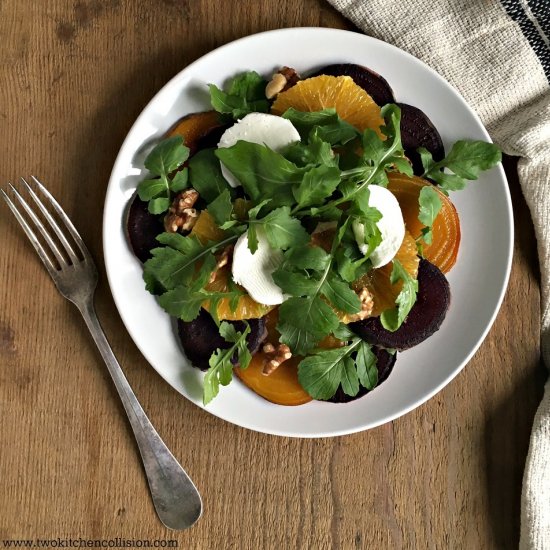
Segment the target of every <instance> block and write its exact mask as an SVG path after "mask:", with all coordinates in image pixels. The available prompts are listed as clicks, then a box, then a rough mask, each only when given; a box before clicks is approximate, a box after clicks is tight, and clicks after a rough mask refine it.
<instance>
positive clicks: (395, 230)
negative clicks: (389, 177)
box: [352, 185, 405, 267]
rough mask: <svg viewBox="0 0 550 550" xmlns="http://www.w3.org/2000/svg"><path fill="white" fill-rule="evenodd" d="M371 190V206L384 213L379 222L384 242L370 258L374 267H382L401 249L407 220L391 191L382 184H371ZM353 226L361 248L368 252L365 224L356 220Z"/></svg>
mask: <svg viewBox="0 0 550 550" xmlns="http://www.w3.org/2000/svg"><path fill="white" fill-rule="evenodd" d="M369 192H370V196H369V206H372V207H374V208H376V209H377V210H378V211H379V212H380V214H382V219H381V220H380V221H379V222H378V223H377V225H378V229H380V233H381V234H382V242H381V243H380V244H379V245H378V246H377V247H376V248H375V249H374V250H373V252H372V254H371V255H370V260H371V262H372V266H373V267H382V266H384V265H386V264H387V263H389V262H390V261H391V260H392V259H393V258H394V257H395V254H396V253H397V251H398V250H399V247H400V246H401V243H402V242H403V238H404V237H405V222H404V221H403V213H402V212H401V208H400V206H399V203H398V202H397V199H396V198H395V196H394V195H393V193H392V192H391V191H388V190H387V189H386V188H385V187H381V186H380V185H369ZM352 227H353V233H354V234H355V240H356V241H357V245H358V246H359V250H361V252H362V253H363V254H366V253H367V250H368V246H367V245H366V244H365V226H364V225H363V224H362V223H361V222H358V221H354V222H353V224H352Z"/></svg>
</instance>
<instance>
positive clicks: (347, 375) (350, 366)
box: [340, 355, 359, 397]
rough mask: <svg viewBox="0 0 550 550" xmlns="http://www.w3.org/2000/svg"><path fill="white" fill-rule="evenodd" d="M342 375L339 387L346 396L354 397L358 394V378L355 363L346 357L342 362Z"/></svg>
mask: <svg viewBox="0 0 550 550" xmlns="http://www.w3.org/2000/svg"><path fill="white" fill-rule="evenodd" d="M342 363H343V365H342V367H343V368H342V375H341V380H340V385H341V386H342V390H343V391H344V393H345V394H346V395H350V396H352V397H355V396H356V395H357V394H358V393H359V377H358V373H357V369H356V368H355V362H354V361H353V359H352V358H351V357H350V356H349V355H348V356H346V357H344V359H343V360H342Z"/></svg>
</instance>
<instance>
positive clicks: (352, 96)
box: [271, 75, 384, 136]
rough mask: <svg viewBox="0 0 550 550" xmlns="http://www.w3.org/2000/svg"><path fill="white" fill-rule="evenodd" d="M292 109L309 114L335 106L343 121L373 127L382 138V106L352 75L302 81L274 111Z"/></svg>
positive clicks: (282, 95)
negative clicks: (356, 82)
mask: <svg viewBox="0 0 550 550" xmlns="http://www.w3.org/2000/svg"><path fill="white" fill-rule="evenodd" d="M290 107H293V108H294V109H296V110H298V111H305V112H311V111H321V110H322V109H325V108H327V107H333V108H334V109H336V112H337V113H338V115H339V116H340V118H342V119H343V120H345V121H346V122H349V123H350V124H352V125H353V126H355V127H356V128H358V129H359V130H361V131H363V130H366V129H367V128H372V129H373V130H375V131H376V132H377V133H378V134H379V135H380V136H382V133H381V132H380V126H382V125H383V124H384V121H383V119H382V117H381V116H380V107H378V105H376V103H375V102H374V100H373V99H372V97H371V96H370V95H369V94H367V92H365V90H363V88H361V87H360V86H358V85H357V84H355V82H354V81H353V79H352V78H350V77H349V76H328V75H321V76H316V77H313V78H308V79H306V80H301V81H300V82H298V83H297V84H296V85H294V86H292V88H289V89H288V90H287V91H286V92H281V93H280V94H279V95H278V96H277V99H276V100H275V102H274V103H273V105H272V107H271V112H272V113H273V114H275V115H282V114H283V113H284V112H285V111H286V110H287V109H289V108H290Z"/></svg>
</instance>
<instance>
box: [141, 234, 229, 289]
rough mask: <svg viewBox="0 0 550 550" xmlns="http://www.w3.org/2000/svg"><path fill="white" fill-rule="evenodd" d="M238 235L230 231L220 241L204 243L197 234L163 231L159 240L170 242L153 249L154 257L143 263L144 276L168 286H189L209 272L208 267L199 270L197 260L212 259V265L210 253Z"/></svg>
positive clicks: (168, 287)
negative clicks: (185, 234)
mask: <svg viewBox="0 0 550 550" xmlns="http://www.w3.org/2000/svg"><path fill="white" fill-rule="evenodd" d="M237 238H238V235H230V236H228V237H226V238H225V239H223V240H222V241H220V242H212V241H210V242H207V243H206V244H203V243H201V242H200V241H199V239H198V238H197V237H196V236H195V235H190V236H188V237H184V236H183V235H180V234H178V233H161V234H160V235H159V236H158V237H157V240H158V241H159V242H160V243H161V244H165V245H166V246H164V247H159V248H154V249H153V250H152V251H151V253H152V255H153V257H152V258H150V259H149V260H147V261H146V262H145V264H144V265H143V270H144V277H148V278H150V279H154V280H156V281H157V282H158V283H160V284H161V285H162V286H163V287H164V288H165V289H166V290H173V289H175V288H176V287H179V286H182V285H183V286H189V285H190V284H191V282H192V281H193V280H194V279H196V278H197V277H204V276H205V274H204V271H203V272H201V270H198V271H197V270H196V264H197V262H198V261H202V262H209V263H207V264H206V266H210V265H212V260H211V258H210V257H211V256H212V257H213V253H214V252H215V251H216V250H218V249H220V248H223V247H224V246H226V245H227V244H229V243H232V242H234V241H236V240H237ZM213 265H214V266H215V262H214V264H213ZM213 269H214V268H213V267H212V270H211V271H213Z"/></svg>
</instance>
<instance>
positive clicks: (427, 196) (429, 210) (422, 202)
mask: <svg viewBox="0 0 550 550" xmlns="http://www.w3.org/2000/svg"><path fill="white" fill-rule="evenodd" d="M418 204H419V206H420V209H419V212H418V219H419V220H420V223H422V224H424V225H425V226H426V227H424V228H422V230H421V235H420V236H421V237H422V239H423V240H424V242H425V243H426V244H431V243H432V225H433V223H434V221H435V219H436V218H437V215H438V214H439V212H440V210H441V206H442V204H441V198H440V196H439V192H438V191H437V189H435V187H433V186H431V185H426V186H424V187H423V188H422V189H421V190H420V194H419V195H418Z"/></svg>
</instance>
